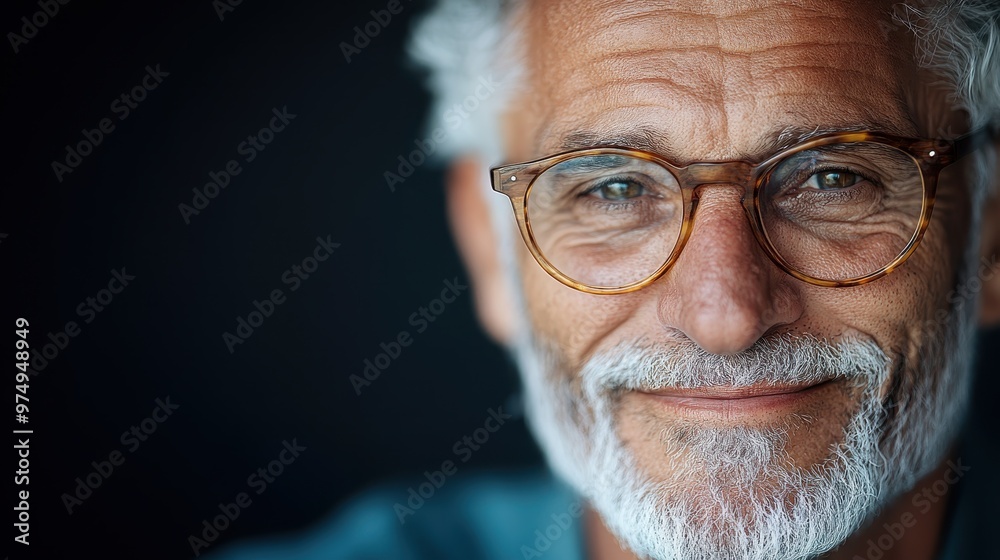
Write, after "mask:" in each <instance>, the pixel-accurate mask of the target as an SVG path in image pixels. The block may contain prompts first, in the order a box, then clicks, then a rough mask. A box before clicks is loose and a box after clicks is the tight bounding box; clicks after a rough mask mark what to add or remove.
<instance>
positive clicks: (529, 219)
mask: <svg viewBox="0 0 1000 560" xmlns="http://www.w3.org/2000/svg"><path fill="white" fill-rule="evenodd" d="M992 136H993V135H992V133H991V132H990V130H988V129H985V128H984V129H981V130H977V131H975V132H972V133H970V134H967V135H965V136H962V137H961V138H958V139H957V140H951V141H948V140H929V139H913V138H901V137H896V136H890V135H885V134H880V133H875V132H850V133H837V134H830V135H825V136H819V137H815V138H812V139H810V140H808V141H806V142H803V143H801V144H798V145H796V146H794V147H791V148H788V149H785V150H782V151H780V152H778V153H777V154H774V155H773V156H771V157H768V158H767V159H765V160H764V161H762V162H760V163H751V162H745V161H732V162H721V163H692V164H689V165H685V166H677V165H674V164H673V163H671V162H669V161H667V160H665V159H664V158H662V157H660V156H658V155H656V154H653V153H649V152H645V151H641V150H635V149H629V148H622V147H598V148H588V149H583V150H573V151H570V152H564V153H560V154H556V155H553V156H549V157H546V158H543V159H539V160H536V161H531V162H528V163H519V164H513V165H503V166H499V167H495V168H493V169H492V170H491V174H492V182H493V189H494V190H495V191H497V192H500V193H502V194H504V195H506V196H507V197H509V198H510V201H511V204H512V205H513V208H514V214H515V217H516V219H517V223H518V226H519V228H520V230H521V236H522V237H523V238H524V241H525V243H526V244H527V246H528V249H529V250H530V251H531V254H532V255H533V256H534V257H535V260H536V261H538V264H539V265H541V266H542V268H543V269H545V271H546V272H548V273H549V274H550V275H551V276H553V277H554V278H555V279H557V280H559V281H560V282H562V283H563V284H565V285H567V286H569V287H571V288H574V289H577V290H580V291H583V292H587V293H592V294H622V293H627V292H632V291H635V290H638V289H640V288H643V287H645V286H648V285H649V284H651V283H653V282H655V281H656V280H657V279H658V278H660V277H661V276H662V275H663V274H664V273H666V271H667V270H669V269H670V267H671V265H672V264H673V263H674V262H675V261H676V260H677V258H678V255H680V252H681V250H682V249H683V248H684V244H685V243H686V241H687V239H688V237H689V235H690V233H691V229H692V220H693V218H694V214H695V209H696V208H697V206H698V193H697V192H696V189H697V188H698V187H700V186H702V185H710V184H722V183H725V184H734V185H742V186H743V188H744V195H743V207H744V210H745V211H746V214H747V216H748V217H749V219H750V224H751V227H752V229H753V232H754V235H755V236H756V238H757V241H758V242H759V243H760V246H761V247H762V248H763V249H764V252H765V253H766V254H767V256H768V257H769V258H770V259H771V260H772V261H773V262H774V264H775V265H777V266H778V267H779V268H781V269H782V270H784V271H786V272H787V273H789V274H791V275H792V276H794V277H796V278H799V279H800V280H803V281H805V282H808V283H810V284H815V285H817V286H826V287H846V286H857V285H860V284H865V283H867V282H871V281H873V280H876V279H878V278H881V277H883V276H885V275H886V274H889V273H890V272H892V271H893V270H894V269H895V268H897V267H898V266H900V265H901V264H902V263H903V262H904V261H905V260H906V259H907V258H908V257H909V256H910V255H911V254H912V253H913V251H914V250H915V249H916V247H917V245H918V244H919V242H920V239H921V237H922V236H923V234H924V231H925V230H926V229H927V225H928V223H929V222H930V218H931V210H932V209H933V207H934V192H935V188H936V186H937V178H938V174H939V173H940V172H941V169H943V168H944V167H946V166H947V165H950V164H951V163H954V162H955V161H957V160H958V159H959V158H961V157H963V156H965V155H967V154H969V153H971V152H972V151H974V150H975V149H977V148H978V147H979V146H981V145H982V144H984V143H986V142H988V141H990V140H991V139H992Z"/></svg>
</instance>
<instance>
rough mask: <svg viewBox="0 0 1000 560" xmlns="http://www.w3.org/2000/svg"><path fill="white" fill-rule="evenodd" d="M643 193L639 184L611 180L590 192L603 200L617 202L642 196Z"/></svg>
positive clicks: (629, 181) (623, 180) (625, 180)
mask: <svg viewBox="0 0 1000 560" xmlns="http://www.w3.org/2000/svg"><path fill="white" fill-rule="evenodd" d="M643 192H645V189H644V188H643V186H642V185H641V184H639V183H637V182H635V181H632V180H629V179H612V180H610V181H606V182H604V183H602V184H600V185H598V186H596V187H594V188H593V189H591V190H590V193H593V194H596V195H597V196H598V197H600V198H602V199H604V200H618V201H620V200H628V199H630V198H635V197H637V196H642V194H643Z"/></svg>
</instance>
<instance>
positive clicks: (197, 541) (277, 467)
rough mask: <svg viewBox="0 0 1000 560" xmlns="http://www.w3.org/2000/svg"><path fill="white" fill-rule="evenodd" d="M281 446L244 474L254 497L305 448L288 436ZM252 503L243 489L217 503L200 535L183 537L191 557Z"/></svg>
mask: <svg viewBox="0 0 1000 560" xmlns="http://www.w3.org/2000/svg"><path fill="white" fill-rule="evenodd" d="M281 445H282V449H281V451H280V452H279V453H278V458H277V459H274V460H273V461H271V462H270V463H268V464H267V465H265V466H263V467H261V468H259V469H257V470H256V471H254V472H252V473H250V476H248V477H247V486H249V487H250V489H253V490H254V493H255V494H257V495H258V496H259V495H261V494H263V493H264V491H265V490H267V489H268V487H269V486H268V485H269V484H272V483H273V482H274V481H275V480H276V479H277V478H278V477H279V476H281V475H282V473H284V472H285V467H287V466H288V465H291V464H292V463H294V462H295V460H296V459H298V458H299V455H301V454H302V452H303V451H305V450H306V447H304V446H301V445H299V442H298V439H297V438H292V441H291V443H289V442H288V440H285V441H282V442H281ZM252 504H253V499H251V498H250V494H248V493H247V492H240V493H238V494H236V496H235V497H234V498H233V501H232V502H229V503H228V504H221V503H220V504H219V506H218V507H219V514H218V515H216V516H215V517H213V518H212V519H211V520H209V519H203V520H202V522H201V533H200V538H199V536H198V535H196V534H195V533H192V534H190V535H188V539H187V540H188V545H189V546H190V547H191V552H193V553H194V555H195V556H201V552H202V550H203V549H206V548H208V547H210V546H212V543H214V542H215V541H216V540H217V539H218V538H219V535H220V534H222V532H223V531H225V530H226V529H228V528H229V527H230V526H231V525H232V523H233V522H234V521H236V519H237V518H239V516H240V514H241V513H243V510H245V509H246V508H248V507H250V506H251V505H252Z"/></svg>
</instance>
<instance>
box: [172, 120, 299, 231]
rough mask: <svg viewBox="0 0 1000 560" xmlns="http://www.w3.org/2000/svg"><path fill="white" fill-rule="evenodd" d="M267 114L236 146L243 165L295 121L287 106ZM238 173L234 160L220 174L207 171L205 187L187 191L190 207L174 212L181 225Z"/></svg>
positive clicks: (182, 204)
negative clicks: (259, 126) (179, 214)
mask: <svg viewBox="0 0 1000 560" xmlns="http://www.w3.org/2000/svg"><path fill="white" fill-rule="evenodd" d="M271 114H272V115H274V116H272V117H271V120H269V121H268V122H267V124H265V125H264V126H263V127H261V129H260V130H258V131H257V134H251V135H250V136H247V137H246V140H243V141H241V142H240V143H239V144H237V145H236V153H237V154H239V155H240V156H243V157H242V160H243V163H250V162H252V161H253V160H255V159H257V155H258V154H259V153H260V152H263V151H264V150H265V149H266V148H267V146H268V144H270V143H271V142H273V141H274V138H275V136H277V134H278V133H279V132H281V131H283V130H285V128H286V127H288V125H289V124H290V123H291V122H292V121H293V120H295V117H296V115H294V114H292V113H289V112H288V106H287V105H285V106H283V107H282V108H281V110H278V108H277V107H273V108H272V109H271ZM242 172H243V167H241V166H240V161H239V160H237V159H231V160H229V161H227V162H226V164H225V165H224V166H222V170H220V171H209V172H208V182H207V183H205V186H204V187H202V188H201V189H200V190H199V189H198V187H194V188H193V189H191V192H192V193H194V196H192V197H191V204H190V205H188V204H184V203H183V202H182V203H180V204H178V205H177V210H179V211H180V213H181V219H183V220H184V225H190V224H191V216H197V215H198V214H200V213H201V212H202V211H203V210H205V209H206V208H208V205H209V203H210V202H211V201H212V199H213V198H215V197H217V196H219V193H221V192H222V190H223V189H225V188H226V187H228V186H229V183H230V182H231V181H232V180H233V177H235V176H237V175H239V174H240V173H242Z"/></svg>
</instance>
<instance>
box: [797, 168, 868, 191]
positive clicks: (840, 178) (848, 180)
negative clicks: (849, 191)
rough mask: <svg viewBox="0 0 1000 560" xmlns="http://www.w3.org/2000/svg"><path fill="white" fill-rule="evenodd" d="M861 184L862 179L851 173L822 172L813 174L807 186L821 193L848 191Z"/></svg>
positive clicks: (840, 171)
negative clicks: (849, 188)
mask: <svg viewBox="0 0 1000 560" xmlns="http://www.w3.org/2000/svg"><path fill="white" fill-rule="evenodd" d="M859 182H861V177H860V176H859V175H857V174H856V173H851V172H850V171H842V170H837V171H833V170H831V171H821V172H819V173H815V174H813V176H812V177H810V178H809V180H808V181H806V185H807V186H810V187H813V188H815V189H819V190H821V191H828V190H837V189H846V188H848V187H852V186H854V185H856V184H857V183H859Z"/></svg>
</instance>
